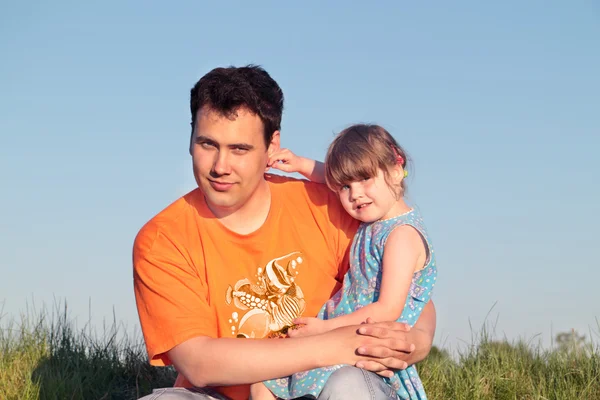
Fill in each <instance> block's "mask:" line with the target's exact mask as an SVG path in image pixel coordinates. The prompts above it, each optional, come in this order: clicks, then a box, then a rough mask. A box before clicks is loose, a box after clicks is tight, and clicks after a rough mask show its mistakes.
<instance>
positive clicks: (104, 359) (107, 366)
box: [0, 307, 600, 400]
mask: <svg viewBox="0 0 600 400" xmlns="http://www.w3.org/2000/svg"><path fill="white" fill-rule="evenodd" d="M31 314H32V313H29V315H23V316H22V317H21V318H20V320H18V321H14V320H13V321H9V322H7V321H6V320H3V321H0V322H2V327H1V328H0V399H6V400H11V399H19V400H22V399H25V400H27V399H86V400H88V399H137V398H138V397H141V396H143V395H145V394H148V393H150V392H151V391H152V389H153V388H157V387H165V386H171V385H172V384H173V381H174V379H175V372H174V371H173V370H172V369H171V368H152V367H150V366H149V365H148V363H147V362H146V354H145V351H144V348H143V344H142V343H141V341H140V340H136V341H131V340H130V339H127V338H126V337H125V336H124V335H122V334H121V333H120V331H119V329H117V324H116V323H115V322H113V323H112V324H111V325H110V326H109V328H107V329H104V331H103V333H102V334H101V335H96V334H94V333H93V332H92V331H91V329H90V327H89V326H86V327H84V328H83V329H81V330H77V329H75V327H74V323H73V322H72V321H70V320H69V319H68V317H67V315H68V313H67V310H66V307H64V308H62V309H61V310H55V311H54V312H53V313H47V312H42V313H33V314H35V315H31ZM50 314H51V315H50ZM477 342H478V343H477V344H476V345H474V346H471V347H470V349H469V350H465V351H463V352H461V353H460V354H459V355H458V356H456V357H450V356H448V354H447V353H446V352H444V351H440V350H439V349H437V348H434V349H433V351H432V353H431V355H430V357H429V358H428V359H427V360H425V361H424V362H422V363H421V364H420V365H419V373H420V375H421V378H422V380H423V384H424V385H425V389H426V391H427V393H428V396H429V398H430V399H432V400H436V399H440V400H446V399H490V400H491V399H494V400H496V399H499V400H504V399H519V400H520V399H553V400H554V399H591V400H594V399H598V400H600V352H599V351H598V349H597V348H594V347H592V346H591V345H584V346H583V347H581V346H577V347H576V348H575V347H573V348H569V347H568V346H567V347H564V346H563V347H562V348H561V349H560V350H557V349H555V350H553V351H544V350H541V349H540V348H537V347H535V346H531V345H527V344H525V343H523V342H517V343H508V342H506V341H494V340H492V339H490V338H489V336H488V335H485V334H484V335H482V336H481V337H480V338H479V339H478V340H477Z"/></svg>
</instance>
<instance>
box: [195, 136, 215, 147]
mask: <svg viewBox="0 0 600 400" xmlns="http://www.w3.org/2000/svg"><path fill="white" fill-rule="evenodd" d="M194 141H195V142H196V143H200V142H203V143H210V144H214V145H217V144H218V143H217V142H215V141H214V140H212V139H211V138H209V137H207V136H203V135H198V136H196V139H194Z"/></svg>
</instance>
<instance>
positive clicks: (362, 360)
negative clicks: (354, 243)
mask: <svg viewBox="0 0 600 400" xmlns="http://www.w3.org/2000/svg"><path fill="white" fill-rule="evenodd" d="M190 109H191V115H192V134H191V139H190V154H191V155H192V159H193V168H194V176H195V178H196V182H197V184H198V188H197V189H195V190H193V191H192V192H190V193H188V194H187V195H185V196H184V197H182V198H180V199H179V200H177V201H176V202H175V203H173V204H171V205H170V206H169V207H167V208H166V209H165V210H163V211H162V212H161V213H159V214H158V215H157V216H155V217H154V218H153V219H152V220H151V221H150V222H148V223H147V224H146V225H145V226H144V227H143V228H142V229H141V231H140V233H139V234H138V236H137V238H136V241H135V245H134V252H133V264H134V286H135V295H136V301H137V307H138V313H139V316H140V322H141V325H142V331H143V333H144V339H145V342H146V346H147V350H148V354H149V357H150V362H151V364H153V365H159V366H160V365H169V364H173V365H174V366H175V368H176V369H177V371H178V372H179V377H178V379H177V381H176V383H175V386H176V387H177V388H172V389H160V390H158V391H155V393H154V394H153V395H150V396H148V399H154V398H159V397H160V399H163V400H164V399H235V400H237V399H247V398H248V396H249V384H251V383H255V382H260V381H263V380H265V379H272V378H277V377H280V376H285V375H289V374H291V373H294V372H299V371H303V370H308V369H312V368H316V367H323V366H329V365H335V364H348V365H350V366H355V367H346V368H342V369H340V370H339V371H337V372H336V373H335V374H334V375H332V377H331V378H330V380H329V381H328V384H327V386H326V387H325V389H324V390H323V392H322V394H321V397H320V398H323V399H327V398H329V399H334V398H361V397H362V396H361V391H367V393H368V391H369V390H373V382H376V384H377V385H379V386H376V387H375V390H377V391H380V392H381V393H383V392H386V391H387V392H389V391H388V390H387V388H386V387H385V383H384V382H383V380H381V379H375V378H376V375H374V373H378V374H380V375H383V376H386V375H388V374H390V373H391V370H392V369H396V368H405V367H406V365H407V363H409V364H412V363H414V362H417V361H420V360H421V359H423V358H424V357H425V356H426V355H427V353H428V351H429V349H430V347H431V342H432V339H433V333H434V330H435V310H434V308H433V305H431V304H429V305H428V306H427V307H426V308H425V309H424V310H423V314H422V317H421V319H420V320H419V322H418V324H417V325H415V327H413V329H411V330H408V328H407V327H406V326H404V325H403V324H398V323H393V322H389V323H374V324H365V325H361V326H349V327H344V328H340V329H336V330H334V331H331V332H328V333H325V334H321V335H315V336H309V337H305V338H295V339H285V340H274V339H268V338H267V336H269V335H270V334H273V333H275V334H277V333H282V332H285V330H286V329H287V328H288V327H289V326H290V325H292V321H293V319H294V318H297V317H299V316H301V315H308V316H314V315H316V314H317V312H318V310H319V309H320V307H321V306H322V305H323V304H324V303H325V301H326V300H327V299H328V298H330V297H331V296H332V295H333V294H334V293H335V292H336V291H337V289H338V288H339V287H340V283H341V282H342V278H343V275H344V273H345V272H346V270H347V268H348V259H347V255H348V247H349V245H350V242H351V240H352V237H353V235H354V232H355V230H356V228H357V222H356V221H355V220H353V219H352V218H351V217H350V216H348V215H347V214H346V213H345V212H344V210H343V208H342V207H341V205H340V204H339V201H338V199H337V196H335V194H334V193H331V192H330V191H329V190H328V189H327V187H325V186H324V185H320V184H317V183H312V182H307V181H303V180H295V179H291V178H285V177H281V176H277V175H269V174H265V171H266V170H267V169H268V165H270V164H271V163H272V162H273V160H272V157H276V154H277V152H278V151H279V149H280V147H279V143H280V132H279V130H280V125H281V116H282V111H283V93H282V91H281V89H280V88H279V86H278V85H277V83H276V82H275V81H274V80H273V79H272V78H271V77H270V76H269V74H267V72H266V71H264V70H263V69H261V68H259V67H255V66H248V67H242V68H234V67H230V68H217V69H214V70H212V71H211V72H209V73H208V74H206V75H205V76H204V77H202V78H201V79H200V80H199V81H198V83H196V85H195V86H194V88H192V90H191V99H190ZM399 301H402V299H399ZM357 367H360V368H357ZM368 371H371V372H368ZM357 377H358V379H357ZM181 388H193V389H190V390H186V389H181ZM378 393H379V392H378Z"/></svg>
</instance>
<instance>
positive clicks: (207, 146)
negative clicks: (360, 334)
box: [200, 142, 215, 149]
mask: <svg viewBox="0 0 600 400" xmlns="http://www.w3.org/2000/svg"><path fill="white" fill-rule="evenodd" d="M200 146H202V147H203V148H205V149H210V148H213V147H215V145H214V144H212V143H208V142H200Z"/></svg>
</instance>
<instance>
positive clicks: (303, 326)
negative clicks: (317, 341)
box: [288, 317, 329, 338]
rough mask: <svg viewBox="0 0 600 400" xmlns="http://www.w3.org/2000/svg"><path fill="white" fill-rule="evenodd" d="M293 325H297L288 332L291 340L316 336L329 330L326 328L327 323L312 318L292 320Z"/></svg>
mask: <svg viewBox="0 0 600 400" xmlns="http://www.w3.org/2000/svg"><path fill="white" fill-rule="evenodd" d="M294 324H296V325H298V327H297V328H295V329H290V330H289V331H288V336H289V337H291V338H296V337H303V336H310V335H318V334H320V333H325V332H327V331H328V330H329V329H328V328H327V321H323V320H322V319H319V318H313V317H301V318H296V319H294Z"/></svg>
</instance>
